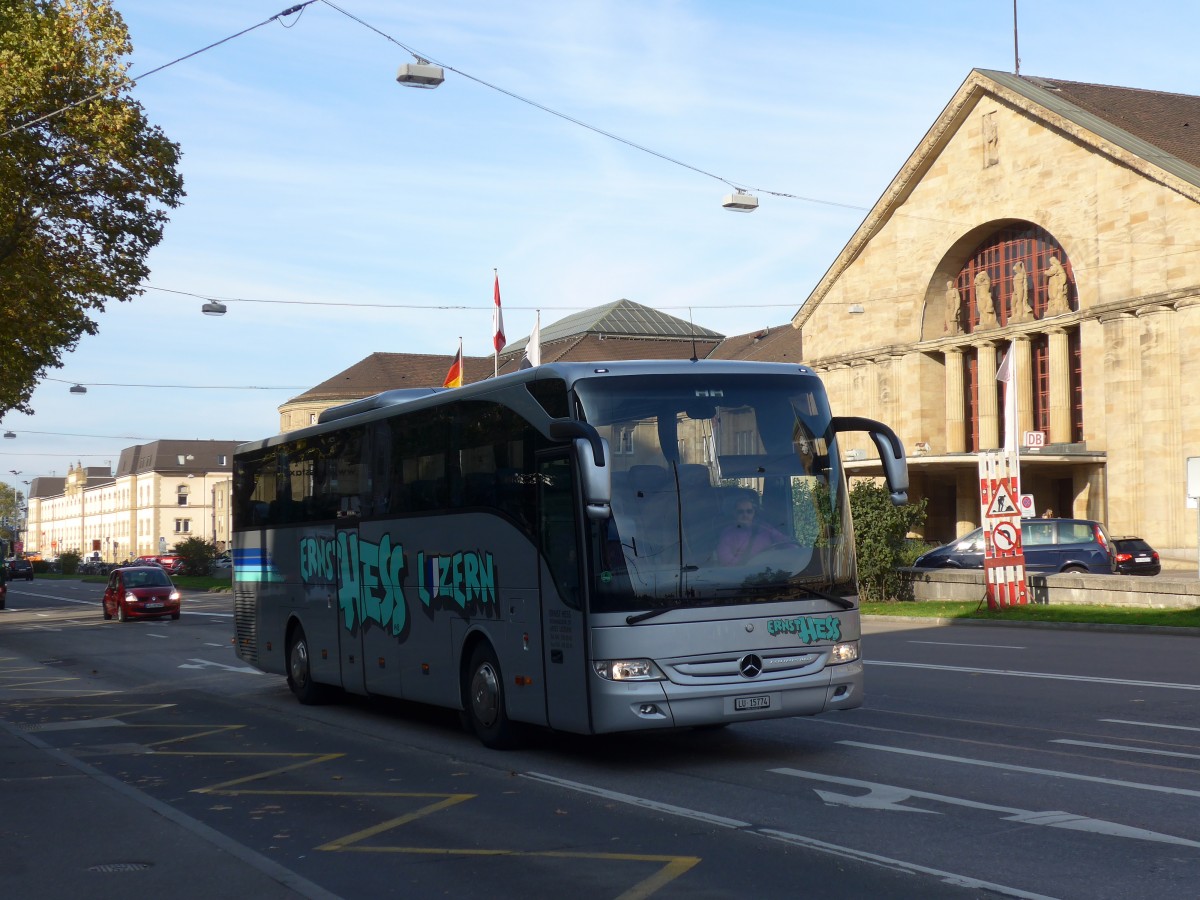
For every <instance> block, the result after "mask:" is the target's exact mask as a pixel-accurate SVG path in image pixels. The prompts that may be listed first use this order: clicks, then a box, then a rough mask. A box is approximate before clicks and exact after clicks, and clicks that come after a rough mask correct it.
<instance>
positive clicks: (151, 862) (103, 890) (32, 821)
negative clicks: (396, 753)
mask: <svg viewBox="0 0 1200 900" xmlns="http://www.w3.org/2000/svg"><path fill="white" fill-rule="evenodd" d="M31 665H36V664H31ZM0 896H4V897H14V898H15V897H39V898H43V900H58V898H64V900H65V898H71V900H75V898H79V897H86V898H88V900H109V898H111V900H129V898H130V897H171V898H172V900H207V898H215V897H228V896H248V897H253V898H255V900H283V898H297V897H305V898H313V900H336V898H335V895H333V894H331V893H329V892H328V891H325V890H324V889H322V888H321V887H319V886H317V885H315V884H312V883H311V882H309V881H307V880H306V879H304V878H301V877H300V876H298V875H296V874H295V873H293V872H291V871H289V870H288V869H286V868H284V867H283V866H281V865H279V864H278V863H275V862H274V861H272V860H270V859H267V858H266V857H264V856H262V855H260V854H258V853H256V852H254V851H252V850H249V849H247V848H246V847H243V846H241V845H240V844H237V843H236V842H234V841H233V840H231V839H230V838H228V837H226V836H225V835H223V834H221V833H220V832H217V831H215V830H214V829H212V828H209V827H208V826H207V825H205V824H203V823H202V822H199V821H197V820H195V819H192V818H191V817H189V816H187V815H184V814H183V813H181V812H179V811H178V810H176V809H174V808H172V807H170V806H168V805H167V804H165V803H162V802H160V801H158V800H155V799H154V798H152V797H150V796H148V795H146V794H144V793H142V792H141V791H138V790H137V789H135V788H133V787H130V786H129V785H127V784H125V783H124V782H121V781H118V780H117V779H115V778H112V777H110V776H108V775H105V774H104V773H103V772H100V771H99V770H97V769H95V768H94V767H92V766H89V765H88V764H87V763H84V762H81V761H80V760H78V759H75V758H74V757H72V756H71V755H70V754H68V753H65V752H63V751H61V750H57V749H55V748H54V747H52V746H50V745H49V744H47V743H46V742H45V741H43V740H41V739H40V738H39V737H37V735H36V734H27V733H25V732H24V731H22V730H21V729H19V728H17V727H16V726H14V725H13V724H11V723H9V722H5V721H3V720H0Z"/></svg>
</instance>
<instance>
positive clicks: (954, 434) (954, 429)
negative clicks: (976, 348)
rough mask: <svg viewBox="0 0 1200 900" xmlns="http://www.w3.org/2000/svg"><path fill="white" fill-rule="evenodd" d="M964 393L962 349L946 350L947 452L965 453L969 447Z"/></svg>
mask: <svg viewBox="0 0 1200 900" xmlns="http://www.w3.org/2000/svg"><path fill="white" fill-rule="evenodd" d="M965 414H966V402H965V397H964V394H963V356H962V351H961V350H957V349H954V350H947V351H946V452H947V453H963V452H965V451H966V449H967V430H966V422H965V421H964V416H965Z"/></svg>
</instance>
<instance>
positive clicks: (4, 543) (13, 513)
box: [0, 484, 25, 556]
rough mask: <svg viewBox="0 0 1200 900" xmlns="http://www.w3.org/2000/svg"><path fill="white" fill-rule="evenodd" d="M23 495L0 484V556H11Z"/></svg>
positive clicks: (19, 520) (19, 519)
mask: <svg viewBox="0 0 1200 900" xmlns="http://www.w3.org/2000/svg"><path fill="white" fill-rule="evenodd" d="M24 499H25V495H24V494H22V493H21V492H20V491H18V490H14V489H13V488H12V487H10V486H9V485H7V484H0V551H2V552H0V555H2V556H12V554H13V541H14V540H15V539H16V537H17V533H18V528H19V526H20V523H21V507H22V505H23V503H22V501H23V500H24Z"/></svg>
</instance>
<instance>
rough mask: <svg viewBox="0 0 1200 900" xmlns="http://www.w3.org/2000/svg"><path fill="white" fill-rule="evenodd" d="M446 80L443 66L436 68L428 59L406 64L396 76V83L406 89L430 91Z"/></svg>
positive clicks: (419, 59) (418, 58)
mask: <svg viewBox="0 0 1200 900" xmlns="http://www.w3.org/2000/svg"><path fill="white" fill-rule="evenodd" d="M445 80H446V73H445V72H444V71H443V70H442V67H441V66H435V65H434V64H433V63H431V62H430V61H429V60H427V59H421V57H419V56H418V57H417V61H416V62H415V63H405V64H404V65H402V66H401V67H400V71H399V72H398V73H397V75H396V81H398V82H400V84H402V85H404V86H405V87H415V88H425V89H426V90H430V89H432V88H435V87H437V86H438V85H439V84H441V83H442V82H443V81H445Z"/></svg>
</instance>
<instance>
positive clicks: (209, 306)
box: [200, 300, 227, 316]
mask: <svg viewBox="0 0 1200 900" xmlns="http://www.w3.org/2000/svg"><path fill="white" fill-rule="evenodd" d="M226 309H227V307H226V306H225V304H224V303H222V302H221V301H220V300H209V301H208V302H207V303H205V304H204V305H203V306H201V307H200V312H202V313H204V314H205V315H206V316H223V315H225V312H226Z"/></svg>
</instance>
